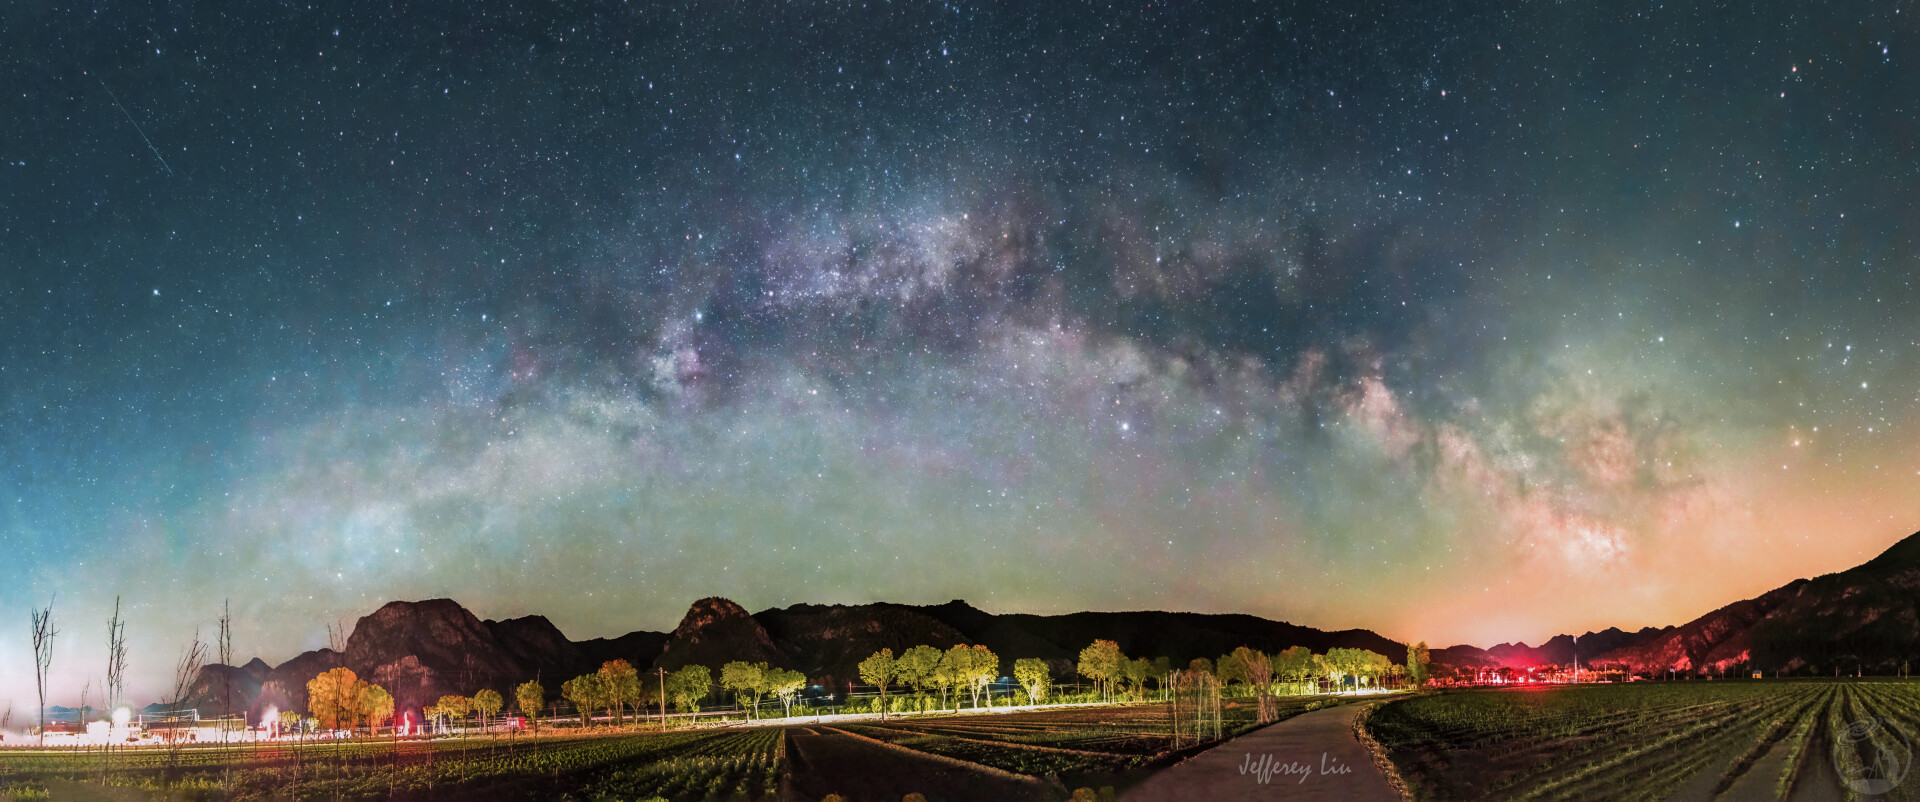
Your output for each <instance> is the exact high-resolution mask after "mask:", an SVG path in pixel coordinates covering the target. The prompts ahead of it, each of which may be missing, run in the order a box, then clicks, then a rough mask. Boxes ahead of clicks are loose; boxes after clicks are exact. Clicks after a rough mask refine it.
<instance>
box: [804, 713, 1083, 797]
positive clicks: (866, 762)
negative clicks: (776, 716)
mask: <svg viewBox="0 0 1920 802" xmlns="http://www.w3.org/2000/svg"><path fill="white" fill-rule="evenodd" d="M967 765H969V764H961V763H955V762H948V761H945V760H940V759H938V758H934V757H930V756H928V755H924V754H920V753H916V752H912V751H909V750H905V749H896V748H889V747H887V746H883V745H881V744H877V743H872V742H869V741H864V740H861V739H859V738H855V737H852V736H850V735H845V734H842V733H839V732H835V731H833V730H831V729H827V728H821V729H820V731H818V732H815V731H813V730H808V729H802V728H794V729H789V730H787V766H788V771H789V772H790V773H789V775H788V778H787V782H788V785H787V788H788V789H790V791H791V793H792V794H793V796H795V797H799V798H805V799H821V798H823V797H825V796H826V795H827V794H839V795H840V796H841V797H842V798H844V799H846V800H848V802H863V800H885V802H898V800H899V799H900V798H901V797H903V796H905V795H907V794H908V793H911V792H914V791H918V792H920V793H922V794H926V796H927V799H928V800H929V802H942V800H973V799H993V800H1009V802H1017V801H1018V800H1025V799H1044V798H1046V796H1047V795H1046V793H1045V786H1043V785H1040V784H1039V783H1030V782H1015V781H1011V780H1008V779H1007V778H1006V777H1005V776H1004V775H1002V776H994V775H992V774H988V773H986V772H984V771H979V770H975V769H970V768H967Z"/></svg>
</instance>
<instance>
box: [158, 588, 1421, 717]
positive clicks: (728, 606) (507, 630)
mask: <svg viewBox="0 0 1920 802" xmlns="http://www.w3.org/2000/svg"><path fill="white" fill-rule="evenodd" d="M1097 638H1103V639H1108V640H1113V641H1116V642H1118V643H1119V644H1120V647H1121V649H1122V650H1124V651H1126V652H1127V653H1128V654H1130V655H1134V656H1142V657H1160V656H1165V657H1168V658H1169V659H1171V660H1174V661H1175V662H1176V663H1182V664H1183V663H1185V662H1186V661H1188V660H1190V659H1192V658H1195V657H1207V658H1217V657H1219V656H1220V655H1222V654H1224V653H1227V652H1229V651H1232V650H1233V648H1234V647H1236V646H1243V645H1246V646H1253V647H1255V648H1260V649H1264V650H1269V651H1277V650H1279V649H1283V648H1286V647H1289V646H1307V647H1310V648H1312V649H1313V650H1314V651H1325V650H1327V649H1329V648H1332V647H1335V646H1350V647H1360V648H1367V649H1372V650H1374V651H1377V652H1380V653H1382V654H1386V655H1388V656H1390V657H1393V658H1395V659H1400V658H1401V657H1403V656H1404V655H1405V654H1406V646H1405V645H1404V644H1401V643H1397V642H1395V641H1391V640H1388V639H1386V638H1383V637H1381V636H1379V635H1376V634H1374V633H1372V632H1369V631H1366V630H1345V631H1340V632H1324V631H1321V630H1317V629H1313V628H1311V627H1303V626H1299V625H1295V624H1289V623H1286V622H1281V621H1270V620H1267V619H1264V618H1259V617H1256V616H1250V615H1206V614H1199V613H1166V612H1158V611H1142V612H1114V613H1073V614H1069V615H1057V616H1040V615H1027V614H1009V615H995V614H992V613H987V612H984V611H982V610H979V609H977V608H975V607H973V606H971V605H969V604H967V603H966V602H963V601H958V600H956V601H952V602H948V603H946V604H942V605H934V606H922V607H917V606H912V605H901V604H889V603H885V602H878V603H873V604H862V605H830V606H822V605H810V604H796V605H793V606H791V607H786V608H775V609H769V610H763V611H761V612H758V613H754V614H751V615H750V614H748V613H747V611H746V610H744V609H742V608H741V607H740V606H739V605H738V604H735V603H734V602H732V601H729V600H727V599H723V598H718V597H714V598H706V599H701V600H699V601H696V602H694V603H693V604H692V605H691V606H690V607H689V608H688V610H687V613H686V615H685V616H684V617H683V618H682V619H681V621H680V624H679V626H677V627H675V629H674V631H673V632H671V633H660V632H646V631H640V632H632V633H628V634H626V635H622V636H620V637H618V638H611V639H607V638H597V639H593V640H587V641H573V640H569V639H568V638H567V637H566V636H565V635H564V634H563V633H561V632H560V630H559V628H557V627H555V626H554V625H553V624H552V623H551V622H550V621H548V620H547V619H546V618H544V617H541V616H525V617H521V618H514V619H508V620H505V621H491V620H487V621H483V620H480V619H479V618H477V617H476V616H474V615H473V613H471V612H469V611H467V609H466V608H464V607H462V606H461V605H460V604H459V603H457V602H454V601H452V600H450V599H429V600H426V601H418V602H405V601H396V602H389V603H388V604H386V605H384V606H382V607H381V608H380V609H378V610H376V611H374V612H373V613H371V614H368V615H367V616H364V617H362V618H361V619H360V620H359V621H358V622H356V623H355V625H354V627H353V630H352V633H351V634H350V635H349V636H348V638H347V644H346V649H345V651H344V652H333V651H330V650H326V649H321V650H317V651H312V652H305V653H303V654H300V655H298V656H296V657H294V658H293V659H292V660H289V661H287V662H285V663H282V664H281V665H279V666H276V667H273V668H271V669H269V668H267V667H266V663H264V662H262V661H260V660H258V659H256V660H254V661H253V662H252V663H249V664H248V665H247V666H245V667H243V668H239V669H235V668H229V667H227V666H221V665H210V666H207V667H206V668H204V669H203V670H202V671H201V674H200V677H199V679H198V680H197V681H196V683H195V685H194V692H193V693H192V694H190V697H189V703H190V704H192V705H193V706H195V707H197V708H199V709H200V710H201V713H202V715H208V714H212V713H217V712H221V711H222V710H224V708H225V706H224V704H223V701H224V700H225V699H227V698H231V699H232V700H233V708H234V709H235V711H236V712H237V711H239V710H247V711H250V712H251V714H252V715H255V716H257V715H259V714H260V712H261V711H263V710H264V709H265V708H266V707H267V706H268V705H274V706H277V707H279V708H281V709H304V708H305V707H306V696H307V694H306V683H307V681H308V680H310V679H312V678H313V677H314V676H315V675H317V674H319V673H320V672H322V671H325V670H328V669H331V668H334V667H336V666H346V667H347V668H350V669H352V670H353V672H354V673H355V674H357V675H359V676H361V677H362V678H365V679H367V680H368V681H370V682H374V683H377V684H379V685H381V686H382V687H385V688H386V689H387V690H388V691H390V692H391V693H393V695H394V699H395V701H396V703H397V705H398V706H399V708H400V709H402V710H406V709H417V708H418V707H420V706H422V705H425V704H429V703H431V702H432V701H433V700H435V699H438V698H439V697H440V696H442V695H445V694H451V693H458V694H463V695H466V694H472V693H474V692H476V691H478V690H479V689H481V688H493V689H495V690H498V691H501V692H502V693H503V694H505V693H506V692H507V691H508V689H510V688H511V686H513V685H515V684H518V683H520V682H524V681H526V680H528V679H533V678H535V677H540V678H541V679H542V680H543V682H545V683H546V685H547V688H548V693H549V696H550V697H551V696H553V695H556V694H557V689H558V687H559V684H560V682H561V681H563V680H566V679H569V678H571V677H574V676H578V675H579V674H583V673H586V672H588V671H592V670H593V669H594V668H596V667H598V666H599V665H600V664H601V663H602V662H605V661H607V660H612V659H616V658H618V659H624V660H626V661H628V662H629V663H632V664H633V665H634V666H635V667H637V668H640V669H641V670H643V671H644V670H651V669H655V668H665V669H668V670H672V669H676V668H679V667H681V666H684V665H687V664H690V663H698V664H701V665H706V666H708V667H709V668H712V669H715V674H716V675H717V674H718V671H717V669H718V668H719V666H720V665H721V664H722V663H725V662H728V661H732V660H747V661H755V662H758V661H765V662H767V663H770V664H773V665H777V666H782V667H788V668H794V669H797V670H799V671H801V672H803V673H805V674H806V675H807V676H808V677H809V678H810V679H811V680H812V681H813V683H814V684H818V685H823V686H828V687H838V686H841V685H844V684H845V683H847V682H849V681H856V670H855V666H856V665H857V664H858V663H859V662H860V661H861V660H863V659H866V657H867V656H869V655H871V654H873V653H874V652H875V651H878V650H880V649H882V648H891V649H893V650H894V651H895V652H896V653H899V652H902V651H905V650H906V649H908V648H910V647H912V646H916V645H920V644H926V645H930V646H936V647H939V648H942V649H946V648H949V647H952V646H954V645H956V644H961V643H981V644H985V645H986V646H987V647H988V648H991V649H993V651H994V653H995V654H998V655H1000V657H1001V658H1002V660H1003V662H1004V664H1003V666H1002V670H1003V671H1010V670H1011V668H1012V661H1013V660H1014V659H1016V658H1020V657H1039V658H1043V659H1046V660H1048V661H1049V662H1050V663H1051V664H1052V665H1053V668H1054V671H1055V673H1056V675H1058V676H1059V677H1061V678H1062V679H1067V678H1070V677H1071V676H1072V675H1073V666H1074V661H1075V660H1076V658H1077V655H1078V654H1079V651H1080V649H1081V648H1083V647H1085V646H1086V645H1087V644H1089V643H1091V642H1093V641H1094V640H1095V639H1097ZM229 684H230V685H231V688H232V692H231V694H230V696H229V694H228V693H227V692H226V691H225V688H227V687H228V685H229Z"/></svg>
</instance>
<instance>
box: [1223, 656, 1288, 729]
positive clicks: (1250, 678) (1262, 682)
mask: <svg viewBox="0 0 1920 802" xmlns="http://www.w3.org/2000/svg"><path fill="white" fill-rule="evenodd" d="M1233 661H1234V663H1236V664H1238V665H1239V666H1240V670H1241V671H1243V672H1245V674H1246V677H1247V684H1248V685H1252V686H1253V693H1254V695H1255V696H1256V697H1259V699H1260V705H1259V709H1260V712H1259V723H1261V724H1272V723H1273V722H1274V720H1275V719H1277V718H1278V715H1277V713H1276V711H1275V710H1274V707H1273V658H1270V657H1268V656H1267V655H1266V653H1264V652H1261V651H1260V650H1259V649H1249V648H1247V647H1245V646H1242V647H1240V648H1238V649H1235V650H1233Z"/></svg>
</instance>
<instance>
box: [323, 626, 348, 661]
mask: <svg viewBox="0 0 1920 802" xmlns="http://www.w3.org/2000/svg"><path fill="white" fill-rule="evenodd" d="M327 648H328V649H331V650H333V651H334V652H336V653H338V654H346V653H347V622H345V621H342V622H340V623H339V625H338V626H336V625H334V624H328V625H327Z"/></svg>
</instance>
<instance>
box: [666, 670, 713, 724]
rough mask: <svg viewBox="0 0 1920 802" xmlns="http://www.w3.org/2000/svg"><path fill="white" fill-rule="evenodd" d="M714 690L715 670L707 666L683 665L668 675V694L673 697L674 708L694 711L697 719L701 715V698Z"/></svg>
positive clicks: (688, 711) (682, 710)
mask: <svg viewBox="0 0 1920 802" xmlns="http://www.w3.org/2000/svg"><path fill="white" fill-rule="evenodd" d="M712 692H713V672H711V671H708V670H707V667H706V666H698V665H689V666H681V668H680V670H679V671H675V672H673V673H672V674H668V675H667V695H668V696H671V697H673V706H674V709H676V710H679V711H680V712H682V713H692V714H694V718H695V719H698V718H699V717H700V700H701V699H705V698H707V694H709V693H712Z"/></svg>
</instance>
